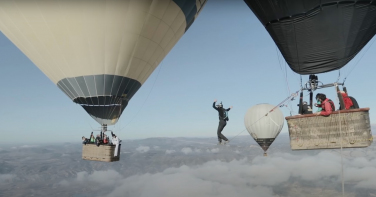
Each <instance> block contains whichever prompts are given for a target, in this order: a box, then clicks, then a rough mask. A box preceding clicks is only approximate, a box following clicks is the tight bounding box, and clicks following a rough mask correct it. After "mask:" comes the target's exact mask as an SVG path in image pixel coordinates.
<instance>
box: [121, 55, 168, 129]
mask: <svg viewBox="0 0 376 197" xmlns="http://www.w3.org/2000/svg"><path fill="white" fill-rule="evenodd" d="M162 66H163V61H162V62H161V65H160V66H159V70H158V73H157V77H156V78H155V80H154V83H153V85H152V87H151V89H150V91H149V94H148V95H147V96H146V99H145V100H144V103H142V105H141V107H140V109H139V110H138V111H137V113H136V114H135V115H134V116H133V117H132V119H131V120H130V121H129V122H128V123H127V124H125V125H124V126H123V127H122V128H120V129H119V132H121V131H122V130H123V129H124V128H125V127H127V126H128V125H129V124H130V123H131V122H132V121H133V120H134V119H135V118H136V116H137V115H138V114H139V113H140V111H141V109H142V108H143V107H144V105H145V103H146V101H147V100H148V98H149V96H150V93H151V91H152V90H153V89H154V85H155V83H156V82H157V79H158V76H159V73H160V72H161V70H162Z"/></svg>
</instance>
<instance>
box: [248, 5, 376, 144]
mask: <svg viewBox="0 0 376 197" xmlns="http://www.w3.org/2000/svg"><path fill="white" fill-rule="evenodd" d="M244 1H245V2H246V4H247V5H248V7H249V8H250V9H251V10H252V11H253V13H254V14H255V15H256V16H257V18H258V19H259V21H260V22H261V23H262V24H263V25H264V26H265V29H266V30H267V31H268V33H269V34H270V36H271V37H272V39H273V40H274V42H275V44H276V45H277V46H278V48H279V50H280V52H281V53H282V55H283V57H284V58H285V60H286V62H287V64H288V65H289V67H290V68H291V69H292V70H293V71H294V72H296V73H298V74H300V75H308V74H309V75H310V77H309V81H308V82H307V83H306V87H302V88H301V96H300V105H299V106H300V109H299V114H302V108H301V106H303V91H309V92H310V106H311V108H312V97H313V91H315V90H316V89H320V88H326V87H333V86H334V87H335V88H336V91H337V93H338V99H339V101H340V105H341V109H345V107H344V100H343V97H342V95H341V93H340V91H339V88H338V86H340V85H342V86H343V87H344V82H343V83H338V80H337V82H335V83H332V84H325V85H324V84H322V85H320V84H319V81H318V77H317V76H316V75H315V74H319V73H325V72H329V71H333V70H337V69H340V68H342V67H343V66H345V65H346V64H347V63H348V62H349V61H350V60H352V59H353V58H354V57H355V56H356V55H357V54H358V53H359V51H360V50H361V49H362V48H363V47H364V46H365V45H366V44H367V43H368V42H369V41H370V40H371V39H372V38H373V36H374V35H375V33H376V1H370V0H368V1H365V0H360V1H346V0H338V1H332V0H270V1H264V0H244ZM344 89H345V87H344ZM333 110H334V109H333ZM286 120H287V122H288V126H289V133H290V140H291V141H290V143H291V148H292V149H293V150H298V149H300V150H302V149H319V148H340V147H349V148H352V147H367V146H369V145H370V144H371V143H372V139H373V138H372V133H371V129H370V128H371V127H370V121H369V108H361V109H356V110H340V111H336V112H335V113H333V114H332V115H331V117H330V118H326V117H322V116H318V117H315V118H314V117H313V116H312V115H299V116H296V117H286ZM341 120H342V121H341ZM343 136H344V137H343Z"/></svg>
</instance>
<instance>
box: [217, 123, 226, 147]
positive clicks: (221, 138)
mask: <svg viewBox="0 0 376 197" xmlns="http://www.w3.org/2000/svg"><path fill="white" fill-rule="evenodd" d="M226 124H227V123H226V121H225V120H220V121H219V124H218V130H217V135H218V141H219V142H222V140H225V141H227V140H228V139H227V138H226V137H225V136H224V135H223V134H222V130H223V128H225V126H226Z"/></svg>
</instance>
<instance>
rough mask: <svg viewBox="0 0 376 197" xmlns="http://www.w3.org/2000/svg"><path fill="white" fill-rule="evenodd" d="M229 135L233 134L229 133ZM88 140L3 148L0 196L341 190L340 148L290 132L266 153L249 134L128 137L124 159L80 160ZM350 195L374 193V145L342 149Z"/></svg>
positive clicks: (265, 194) (166, 196)
mask: <svg viewBox="0 0 376 197" xmlns="http://www.w3.org/2000/svg"><path fill="white" fill-rule="evenodd" d="M230 138H231V137H230ZM81 149H82V145H81V144H80V142H79V141H78V142H77V143H64V144H63V143H59V144H51V145H35V144H33V145H31V144H18V145H17V144H14V145H3V146H1V147H0V157H1V160H0V196H12V197H18V196H38V197H39V196H54V197H57V196H74V197H89V196H90V197H93V196H108V197H115V196H130V197H141V196H163V197H170V196H171V197H176V196H183V197H185V196H187V197H192V196H216V197H218V196H219V197H222V196H223V197H225V196H226V197H229V196H241V197H243V196H247V197H249V196H258V197H269V196H278V197H282V196H283V197H284V196H289V197H294V196H296V197H301V196H312V197H313V196H315V197H317V196H341V195H342V185H341V155H340V150H338V149H336V150H312V151H291V149H290V146H289V138H288V135H287V134H281V135H280V136H279V137H278V138H277V140H276V141H275V142H274V144H272V146H271V148H270V149H269V151H268V156H267V157H263V156H262V154H263V151H262V150H261V148H259V147H258V145H257V144H256V143H255V142H254V141H253V139H252V138H251V137H250V136H247V135H244V136H238V137H236V138H234V139H232V141H231V142H230V144H229V145H226V146H224V145H217V141H216V138H149V139H142V140H123V142H122V150H121V161H119V162H114V163H104V162H96V161H86V160H82V159H81ZM343 161H344V162H343V164H344V178H345V196H349V197H365V196H376V187H375V186H376V145H375V143H373V144H372V145H371V146H370V147H368V148H362V149H344V150H343Z"/></svg>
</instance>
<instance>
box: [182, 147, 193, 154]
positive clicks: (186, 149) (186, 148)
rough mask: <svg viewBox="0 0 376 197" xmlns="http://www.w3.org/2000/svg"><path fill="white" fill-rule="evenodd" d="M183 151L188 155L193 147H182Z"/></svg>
mask: <svg viewBox="0 0 376 197" xmlns="http://www.w3.org/2000/svg"><path fill="white" fill-rule="evenodd" d="M181 152H182V153H184V154H186V155H187V154H189V153H192V149H191V148H189V147H185V148H182V149H181Z"/></svg>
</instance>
